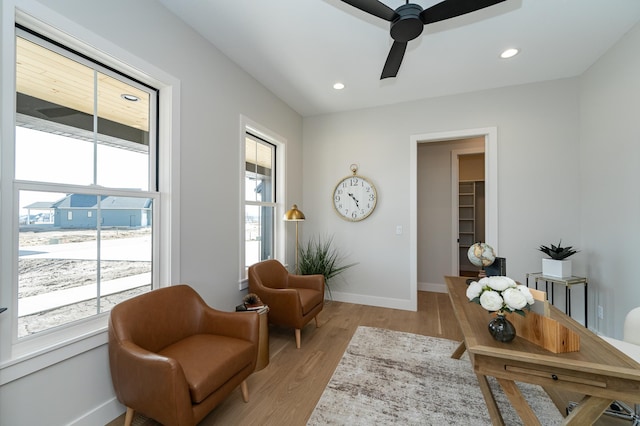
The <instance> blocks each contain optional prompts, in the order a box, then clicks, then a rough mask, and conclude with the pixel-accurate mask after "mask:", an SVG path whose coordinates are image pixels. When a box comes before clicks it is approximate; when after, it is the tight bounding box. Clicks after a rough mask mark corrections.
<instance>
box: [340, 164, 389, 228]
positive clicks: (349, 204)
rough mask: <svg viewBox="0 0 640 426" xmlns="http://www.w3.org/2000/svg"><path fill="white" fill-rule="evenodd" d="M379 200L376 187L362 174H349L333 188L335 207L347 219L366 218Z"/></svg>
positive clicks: (357, 219)
mask: <svg viewBox="0 0 640 426" xmlns="http://www.w3.org/2000/svg"><path fill="white" fill-rule="evenodd" d="M377 201H378V194H377V193H376V188H375V187H374V186H373V184H371V182H369V181H368V180H367V179H366V178H364V177H362V176H358V175H353V176H348V177H346V178H344V179H342V180H341V181H340V182H338V184H337V185H336V188H335V189H334V190H333V207H334V208H335V210H336V212H337V213H338V214H339V215H340V217H341V218H343V219H345V220H350V221H353V222H357V221H359V220H362V219H365V218H366V217H368V216H369V215H370V214H371V213H372V212H373V209H375V208H376V202H377Z"/></svg>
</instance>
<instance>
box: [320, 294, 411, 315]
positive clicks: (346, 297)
mask: <svg viewBox="0 0 640 426" xmlns="http://www.w3.org/2000/svg"><path fill="white" fill-rule="evenodd" d="M330 296H332V297H333V300H335V301H336V302H345V303H355V304H358V305H368V306H378V307H380V308H391V309H402V310H405V311H416V310H417V306H415V303H413V302H412V301H411V300H408V299H392V298H387V297H377V296H367V295H363V294H353V293H342V292H339V291H332V292H331V293H330V294H329V292H328V291H327V292H325V297H330Z"/></svg>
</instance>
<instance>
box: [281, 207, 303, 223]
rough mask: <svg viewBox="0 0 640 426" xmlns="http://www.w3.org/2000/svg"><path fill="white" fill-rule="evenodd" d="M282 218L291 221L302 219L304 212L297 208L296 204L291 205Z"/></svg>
mask: <svg viewBox="0 0 640 426" xmlns="http://www.w3.org/2000/svg"><path fill="white" fill-rule="evenodd" d="M283 219H284V220H292V221H302V220H304V219H305V218H304V213H302V212H301V211H300V210H298V206H297V205H295V204H294V205H293V206H292V207H291V209H289V210H288V211H287V212H286V213H285V214H284V217H283Z"/></svg>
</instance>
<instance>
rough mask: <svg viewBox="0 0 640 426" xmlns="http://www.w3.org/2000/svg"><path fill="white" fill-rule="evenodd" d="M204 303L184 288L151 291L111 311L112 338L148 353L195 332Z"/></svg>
mask: <svg viewBox="0 0 640 426" xmlns="http://www.w3.org/2000/svg"><path fill="white" fill-rule="evenodd" d="M203 306H205V303H204V301H203V300H202V298H201V297H200V295H199V294H198V293H196V291H195V290H194V289H192V288H191V287H189V286H188V285H184V284H181V285H175V286H171V287H165V288H160V289H156V290H152V291H150V292H148V293H145V294H141V295H140V296H136V297H133V298H131V299H129V300H125V301H124V302H121V303H119V304H117V305H116V306H114V307H113V309H112V310H111V314H110V315H111V316H110V318H109V321H110V324H111V328H112V332H113V334H114V337H115V338H117V339H118V340H120V341H121V342H122V341H127V340H128V341H131V342H133V343H135V344H136V345H138V346H140V347H142V348H144V349H146V350H148V351H150V352H158V351H159V350H161V349H163V348H165V347H167V346H169V345H170V344H172V343H175V342H177V341H179V340H182V339H184V338H185V337H188V336H191V335H193V334H196V333H197V332H198V327H199V323H200V318H201V315H202V312H203Z"/></svg>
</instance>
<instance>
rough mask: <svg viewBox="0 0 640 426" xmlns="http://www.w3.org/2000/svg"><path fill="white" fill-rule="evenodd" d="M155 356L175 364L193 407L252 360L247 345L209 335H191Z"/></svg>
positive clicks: (238, 341) (233, 339) (247, 343)
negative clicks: (187, 388)
mask: <svg viewBox="0 0 640 426" xmlns="http://www.w3.org/2000/svg"><path fill="white" fill-rule="evenodd" d="M158 353H159V354H160V355H163V356H166V357H169V358H173V359H175V360H176V361H178V363H179V364H180V366H181V367H182V370H183V371H184V375H185V378H186V381H187V384H188V385H189V393H190V395H191V401H192V402H193V403H194V404H198V403H200V402H202V401H203V400H204V399H205V398H207V397H208V396H209V395H211V394H212V393H213V392H215V391H216V390H217V389H218V388H220V387H221V386H222V385H223V384H225V383H226V382H227V381H228V380H229V379H231V378H232V377H233V376H235V375H236V373H237V372H238V371H240V370H242V369H243V368H245V367H246V366H248V365H250V364H251V363H252V362H253V361H254V360H255V349H254V345H253V344H252V343H251V342H249V341H246V340H241V339H236V338H233V337H226V336H217V335H213V334H194V335H193V336H189V337H187V338H184V339H182V340H180V341H178V342H176V343H174V344H172V345H170V346H167V347H166V348H164V349H163V350H161V351H159V352H158Z"/></svg>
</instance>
